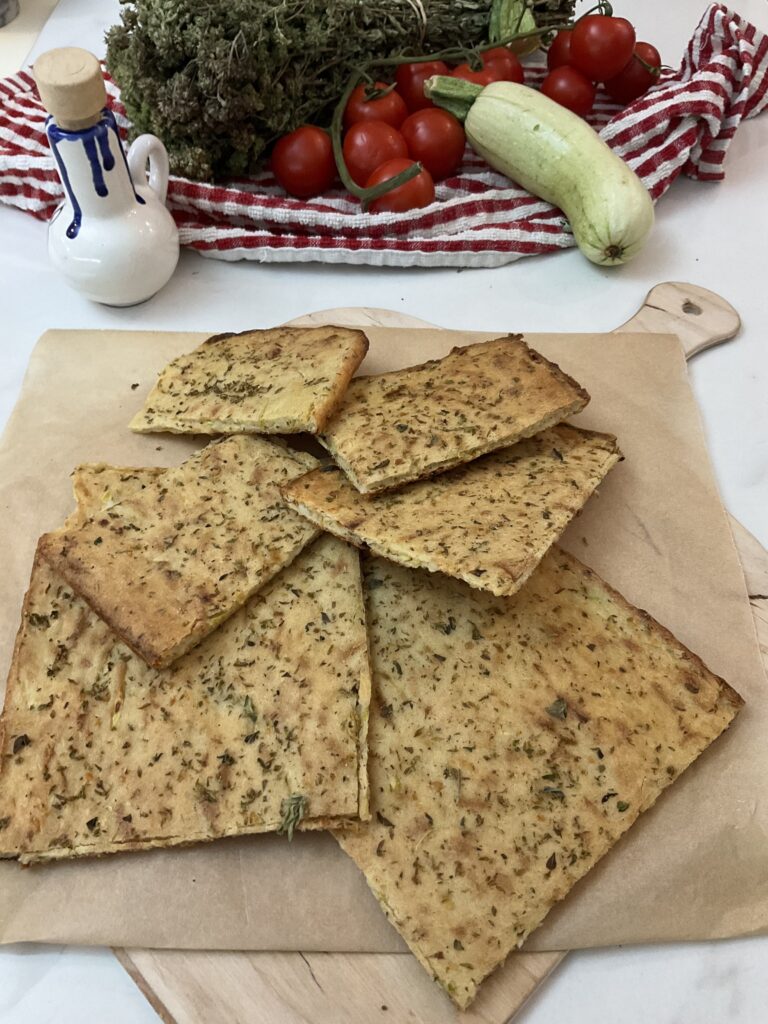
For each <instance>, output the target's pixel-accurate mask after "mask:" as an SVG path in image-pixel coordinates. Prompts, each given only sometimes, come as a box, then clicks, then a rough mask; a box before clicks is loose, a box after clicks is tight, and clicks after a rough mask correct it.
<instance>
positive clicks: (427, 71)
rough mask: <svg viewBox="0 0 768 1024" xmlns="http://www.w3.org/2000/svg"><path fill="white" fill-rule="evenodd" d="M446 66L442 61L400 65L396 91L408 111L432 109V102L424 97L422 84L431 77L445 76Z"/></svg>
mask: <svg viewBox="0 0 768 1024" xmlns="http://www.w3.org/2000/svg"><path fill="white" fill-rule="evenodd" d="M447 74H448V65H447V64H446V63H444V61H442V60H426V61H423V62H422V63H421V64H401V65H400V66H399V67H398V69H397V74H396V75H395V81H396V83H397V91H398V92H399V93H400V95H401V96H402V97H403V99H404V100H405V104H406V106H407V107H408V109H409V110H410V111H414V110H424V109H425V108H426V107H434V103H433V102H432V100H428V99H427V97H426V96H425V95H424V83H425V82H426V80H427V79H428V78H431V77H432V75H447Z"/></svg>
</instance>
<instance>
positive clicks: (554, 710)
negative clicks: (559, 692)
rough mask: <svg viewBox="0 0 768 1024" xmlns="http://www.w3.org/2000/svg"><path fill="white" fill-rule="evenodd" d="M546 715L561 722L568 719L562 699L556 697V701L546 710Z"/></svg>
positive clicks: (565, 705) (566, 706) (566, 709)
mask: <svg viewBox="0 0 768 1024" xmlns="http://www.w3.org/2000/svg"><path fill="white" fill-rule="evenodd" d="M547 714H548V715H551V716H552V717H553V718H559V719H560V720H561V721H565V719H566V718H567V717H568V705H567V704H566V703H565V701H564V700H563V698H562V697H558V698H557V700H556V701H555V702H554V703H553V704H550V705H549V707H548V708H547Z"/></svg>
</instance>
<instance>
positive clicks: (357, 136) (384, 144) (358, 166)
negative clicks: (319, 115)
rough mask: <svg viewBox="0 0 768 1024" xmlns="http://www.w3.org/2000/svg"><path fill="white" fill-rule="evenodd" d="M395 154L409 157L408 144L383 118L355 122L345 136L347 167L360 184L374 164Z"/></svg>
mask: <svg viewBox="0 0 768 1024" xmlns="http://www.w3.org/2000/svg"><path fill="white" fill-rule="evenodd" d="M404 123H405V124H407V123H408V122H407V121H405V122H404ZM397 156H408V146H407V145H406V142H405V139H404V138H403V136H402V135H401V134H400V132H399V131H398V130H397V128H393V127H392V125H391V124H387V123H386V121H358V122H357V124H353V125H352V127H351V128H350V129H349V131H348V132H347V134H346V135H345V137H344V160H345V162H346V165H347V169H348V170H349V173H350V174H351V175H352V180H353V181H354V182H355V184H356V185H360V186H361V187H362V186H363V185H365V183H366V181H368V179H369V178H370V176H371V175H372V174H373V172H374V171H375V170H376V168H377V167H381V165H382V164H383V163H385V162H386V161H387V160H393V159H394V158H395V157H397Z"/></svg>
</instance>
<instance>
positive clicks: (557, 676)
mask: <svg viewBox="0 0 768 1024" xmlns="http://www.w3.org/2000/svg"><path fill="white" fill-rule="evenodd" d="M364 579H365V589H366V601H367V613H368V624H369V643H370V650H371V662H372V669H373V677H374V699H373V702H372V705H371V715H370V730H369V743H370V759H369V768H370V777H371V795H372V807H371V810H372V814H373V818H372V820H371V822H370V823H369V824H368V825H360V826H356V827H350V828H348V829H345V830H343V831H338V832H337V838H338V840H339V842H340V843H341V845H342V847H343V848H344V849H345V850H346V852H347V853H349V855H350V856H351V857H352V858H353V859H354V860H355V862H356V863H357V864H358V866H359V867H360V868H361V870H362V871H363V872H364V873H365V876H366V879H367V881H368V884H369V885H370V887H371V889H372V890H373V892H374V894H375V895H376V897H377V899H378V900H379V902H380V903H381V905H382V907H383V908H384V910H385V912H386V913H387V915H388V917H389V918H390V920H392V922H393V923H394V924H395V926H396V927H397V928H398V930H399V931H400V932H401V934H402V935H403V937H404V938H405V940H406V942H407V943H408V945H409V946H410V948H411V949H412V951H413V952H414V954H415V955H416V956H417V957H418V959H419V961H420V962H421V963H422V964H423V965H424V967H425V968H426V969H427V970H428V971H429V972H430V973H431V974H432V975H433V977H434V978H435V979H436V980H437V981H438V982H439V983H440V984H441V985H442V986H443V987H444V988H445V990H446V991H447V992H448V994H449V995H450V996H451V998H452V999H453V1000H454V1001H455V1002H456V1003H457V1004H458V1005H459V1006H461V1007H465V1006H467V1005H468V1004H469V1002H470V1001H471V1000H472V999H473V998H474V995H475V993H476V990H477V986H478V985H479V984H480V982H481V981H482V980H483V978H485V977H486V976H487V975H488V974H489V973H490V972H491V971H492V970H493V969H494V968H495V967H496V966H498V964H500V963H501V962H502V961H503V960H504V959H505V958H506V956H507V954H508V953H509V952H510V950H512V949H514V948H516V947H517V946H519V945H520V944H521V943H522V942H523V941H524V940H525V938H526V937H527V936H528V935H529V934H530V933H531V932H532V931H533V930H534V929H535V928H537V927H538V926H539V925H540V924H541V922H542V920H543V919H544V917H545V916H546V914H547V912H548V911H549V909H551V907H552V906H553V905H554V904H555V903H556V902H557V901H559V900H561V899H562V898H563V897H564V896H565V895H566V894H567V893H568V891H569V890H570V889H571V887H572V886H573V885H574V884H575V882H576V881H577V880H578V879H579V878H580V877H581V876H582V875H583V874H584V873H585V872H586V871H587V870H588V869H589V868H590V867H591V866H592V865H593V864H595V863H596V862H597V861H598V860H599V859H600V858H601V857H602V856H603V855H604V854H605V853H607V852H608V850H609V849H610V848H611V847H612V846H613V845H614V844H615V842H616V841H617V840H618V839H619V838H620V836H621V835H623V833H624V832H625V831H626V830H627V829H628V828H629V827H630V826H631V825H632V824H633V822H634V821H635V820H636V819H637V817H638V816H639V814H640V813H641V812H642V811H644V810H646V809H647V808H648V807H650V806H651V805H652V804H653V803H654V801H655V800H656V799H657V798H658V796H659V795H660V793H661V792H663V790H664V789H665V788H666V787H667V786H668V785H670V783H671V782H672V781H673V780H674V779H675V778H677V776H678V775H679V774H680V773H681V772H682V771H684V770H685V769H686V768H687V767H688V766H689V765H690V764H691V763H692V762H693V761H694V760H695V759H696V757H698V755H699V754H701V753H702V751H703V750H705V749H706V748H707V746H708V745H709V744H710V743H711V742H712V741H713V740H714V739H716V738H717V736H718V735H720V734H721V733H722V732H723V731H724V730H725V729H726V728H727V727H728V726H729V724H730V723H731V722H732V720H733V718H734V717H735V715H736V714H737V712H738V710H739V708H740V707H741V705H742V703H743V702H742V700H741V698H740V697H739V696H738V694H736V693H735V691H734V690H732V689H731V687H729V686H728V685H727V684H726V683H724V682H723V681H722V680H721V679H719V678H718V677H717V676H715V675H714V674H713V673H712V672H710V671H709V670H708V669H707V668H706V666H705V665H704V664H703V663H702V661H701V660H700V659H699V658H698V657H697V656H696V655H693V654H691V652H689V651H688V650H687V649H686V648H685V647H684V646H683V645H682V644H680V643H679V641H677V640H676V639H675V638H674V637H673V636H672V634H671V633H670V632H669V630H667V629H665V628H663V627H661V626H659V624H658V623H657V622H655V621H654V620H653V619H652V618H651V616H649V615H648V614H647V613H645V612H641V611H639V610H638V609H636V608H633V607H632V605H630V604H629V603H628V602H627V601H626V600H625V599H624V598H623V597H621V596H620V595H618V594H617V593H616V591H615V590H613V588H611V587H609V586H607V585H606V584H605V583H604V582H603V581H602V580H601V579H600V578H599V577H598V576H597V575H596V574H595V573H593V572H591V571H590V570H588V569H586V567H585V566H583V565H582V564H581V563H580V562H579V561H578V560H577V559H575V558H573V557H572V556H571V555H569V554H566V553H565V552H564V551H562V550H561V549H559V548H557V547H555V548H553V549H552V550H551V551H550V552H549V553H548V554H547V556H546V557H545V558H544V560H543V561H542V563H541V565H540V566H539V568H538V569H537V570H536V572H535V573H534V574H533V575H532V576H531V578H530V580H529V581H528V583H527V585H526V586H525V587H524V588H523V589H522V590H521V591H520V592H519V593H517V594H516V595H515V596H514V597H507V598H500V597H495V596H492V595H490V594H488V593H484V592H481V591H473V590H470V589H469V588H467V587H466V586H465V585H464V584H462V583H460V582H458V581H456V580H451V579H449V578H447V577H444V576H440V575H433V576H429V575H426V574H424V573H421V572H418V571H414V570H411V569H407V568H404V567H401V566H398V565H395V564H393V563H390V562H385V561H383V560H381V559H379V558H368V559H366V567H365V573H364Z"/></svg>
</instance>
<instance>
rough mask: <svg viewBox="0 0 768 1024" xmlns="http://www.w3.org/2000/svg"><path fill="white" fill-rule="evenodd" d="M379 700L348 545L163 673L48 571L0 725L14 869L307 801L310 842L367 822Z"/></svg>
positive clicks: (1, 791)
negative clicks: (371, 704) (352, 821)
mask: <svg viewBox="0 0 768 1024" xmlns="http://www.w3.org/2000/svg"><path fill="white" fill-rule="evenodd" d="M138 472H139V473H140V471H138ZM112 486H113V489H115V488H117V487H119V486H126V485H125V484H124V483H123V484H119V483H116V484H113V485H112ZM369 694H370V671H369V666H368V656H367V641H366V633H365V619H364V609H363V606H362V598H361V590H360V579H359V564H358V557H357V554H356V552H354V550H353V549H351V548H349V547H348V546H347V545H345V544H343V543H341V542H340V541H337V540H336V539H334V538H331V537H323V538H320V539H319V540H318V541H317V542H316V543H315V544H314V545H312V546H311V547H310V548H308V549H307V550H306V551H304V552H302V553H301V554H300V555H299V556H298V558H297V559H296V560H295V561H294V563H293V564H292V565H291V566H289V567H288V568H287V569H285V570H284V571H283V572H282V573H280V575H279V576H278V577H276V578H275V579H274V580H272V581H271V582H270V583H269V584H267V585H266V586H265V587H264V588H263V589H262V590H261V591H260V592H259V593H258V594H257V595H255V596H254V597H253V598H251V599H250V601H249V602H248V603H247V604H246V606H245V607H244V608H242V609H240V611H239V612H237V613H236V614H235V615H234V616H232V617H231V618H230V619H229V620H228V621H227V622H226V623H225V624H224V625H223V626H221V627H220V628H219V629H218V630H217V631H216V632H215V633H214V634H213V635H212V636H210V637H208V638H207V640H205V641H204V642H203V643H202V644H200V645H199V646H198V647H197V648H196V649H195V650H194V651H192V652H190V653H189V654H187V655H185V656H184V657H183V658H182V659H180V660H179V661H178V662H177V663H176V664H175V665H173V666H172V667H171V668H169V669H165V670H160V671H156V670H154V669H150V668H148V667H147V666H146V665H145V664H144V662H142V661H141V660H140V659H138V658H136V657H134V656H133V655H132V654H131V653H130V651H129V650H128V649H127V648H126V647H124V646H123V645H122V644H121V643H120V642H119V640H118V638H117V637H116V636H114V634H112V633H111V632H110V630H109V629H108V627H107V626H106V624H105V623H104V622H103V621H102V620H100V619H99V618H98V617H97V616H96V615H95V614H94V613H93V612H92V611H91V610H90V609H89V608H88V606H87V605H86V604H85V603H84V602H82V601H81V600H80V599H79V598H78V597H76V596H75V595H74V593H73V591H72V589H71V588H70V587H69V586H68V585H67V584H66V583H65V582H64V581H63V580H62V579H61V578H60V577H58V576H57V575H56V573H55V571H54V570H53V569H51V567H50V566H49V565H48V564H47V563H46V562H45V561H44V560H43V559H41V558H39V557H38V558H37V559H36V562H35V566H34V569H33V573H32V579H31V583H30V589H29V591H28V594H27V597H26V599H25V602H24V608H23V613H22V623H21V627H20V630H19V634H18V637H17V642H16V648H15V653H14V659H13V663H12V667H11V672H10V676H9V681H8V689H7V693H6V702H5V708H4V711H3V715H2V718H0V734H2V741H1V742H0V823H2V824H0V857H18V858H19V859H20V860H21V862H22V863H32V862H34V861H38V860H48V859H59V858H65V857H74V856H90V855H93V856H100V855H102V854H105V853H110V852H117V851H120V850H137V849H150V848H153V847H160V846H175V845H186V844H189V843H194V842H200V841H205V840H211V839H216V838H221V837H224V836H229V835H245V834H254V833H259V832H267V831H275V830H277V829H278V828H279V826H280V825H281V823H282V821H283V819H284V810H285V807H284V805H285V802H286V801H288V800H289V799H290V798H291V797H297V796H300V797H302V798H304V801H305V802H304V805H303V811H304V816H303V817H302V818H301V819H300V820H299V821H298V823H297V826H296V827H297V828H300V829H306V828H309V829H314V828H327V827H329V826H330V825H332V824H339V823H340V822H342V821H344V820H346V819H348V818H357V817H358V816H360V815H362V816H365V815H366V813H367V792H366V787H365V785H364V784H363V779H362V776H361V769H360V765H361V762H362V761H364V758H365V754H366V750H367V742H366V733H365V726H366V725H367V720H368V707H367V702H368V700H369Z"/></svg>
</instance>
